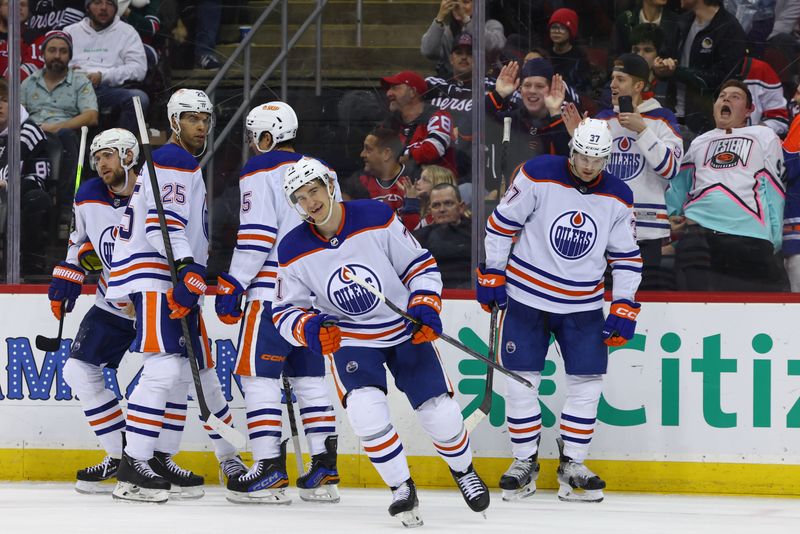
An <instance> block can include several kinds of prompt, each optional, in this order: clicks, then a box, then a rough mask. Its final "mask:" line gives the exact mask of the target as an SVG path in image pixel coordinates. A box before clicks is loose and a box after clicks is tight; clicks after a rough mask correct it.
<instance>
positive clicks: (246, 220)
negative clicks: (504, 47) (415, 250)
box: [229, 150, 341, 301]
mask: <svg viewBox="0 0 800 534" xmlns="http://www.w3.org/2000/svg"><path fill="white" fill-rule="evenodd" d="M301 157H303V155H302V154H297V153H295V152H286V151H284V150H275V151H271V152H266V153H264V154H259V155H257V156H254V157H252V158H250V160H248V162H247V163H246V164H245V166H244V167H243V168H242V171H241V175H240V178H239V189H240V192H241V197H240V204H239V233H238V235H237V237H236V248H234V250H233V259H232V260H231V267H230V271H229V272H230V274H231V276H233V277H234V278H236V280H237V281H238V282H239V284H241V286H242V287H243V288H245V289H246V290H247V298H248V299H250V300H267V301H271V300H272V294H273V291H274V288H275V278H276V276H277V273H278V244H279V243H280V242H281V240H282V239H283V237H284V236H285V235H286V234H288V233H289V231H291V230H292V229H293V228H294V227H295V226H297V225H298V224H300V223H301V222H302V219H301V218H300V214H299V213H298V212H297V210H295V209H294V207H293V206H291V205H290V204H289V202H288V200H287V199H286V195H285V194H284V192H283V177H284V175H285V174H286V171H287V170H288V169H289V166H290V165H292V164H293V163H295V162H296V161H298V160H299V159H300V158H301ZM330 172H331V175H332V176H333V177H334V178H335V177H336V172H335V171H333V169H330ZM336 198H337V199H341V193H340V192H339V184H338V182H337V183H336Z"/></svg>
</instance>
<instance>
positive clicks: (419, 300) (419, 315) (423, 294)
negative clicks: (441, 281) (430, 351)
mask: <svg viewBox="0 0 800 534" xmlns="http://www.w3.org/2000/svg"><path fill="white" fill-rule="evenodd" d="M406 313H408V315H410V316H411V317H412V318H413V319H415V321H417V322H412V321H406V331H407V332H408V333H409V334H411V343H414V344H415V345H418V344H420V343H426V342H429V341H434V340H435V339H437V338H438V337H439V335H440V334H441V333H442V319H441V318H440V317H439V314H440V313H442V299H441V298H440V297H439V295H437V294H436V293H434V292H432V291H415V292H414V293H412V294H411V296H410V297H409V298H408V308H407V310H406Z"/></svg>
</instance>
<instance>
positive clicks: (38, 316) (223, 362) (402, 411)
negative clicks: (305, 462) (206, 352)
mask: <svg viewBox="0 0 800 534" xmlns="http://www.w3.org/2000/svg"><path fill="white" fill-rule="evenodd" d="M93 300H94V299H93V297H92V296H89V295H84V296H82V297H81V299H79V300H78V304H77V306H76V310H75V312H74V313H72V314H70V315H68V316H67V319H66V321H65V326H64V333H65V336H64V337H65V340H64V343H63V344H62V349H61V351H59V352H57V353H47V354H44V353H41V352H40V351H38V350H37V349H36V348H35V346H34V339H35V337H36V335H37V334H44V335H46V336H55V334H56V330H57V322H56V321H55V320H54V319H53V318H52V316H51V315H50V313H49V304H48V302H47V298H46V295H43V294H0V310H2V312H0V313H1V315H2V321H0V334H2V336H0V364H2V369H3V370H4V371H5V375H6V376H5V377H0V428H2V432H0V480H70V479H72V478H73V477H74V472H75V470H76V469H78V468H79V467H83V466H85V465H87V464H89V463H94V462H95V461H96V460H99V459H100V458H101V457H102V453H101V452H100V451H99V449H98V445H97V443H96V439H95V437H94V434H93V433H92V432H91V431H90V430H89V427H88V424H87V423H86V422H85V420H84V418H83V413H82V411H81V409H80V405H79V402H78V401H77V400H76V399H75V398H74V397H73V395H72V392H71V390H70V388H69V387H68V386H67V385H66V384H65V383H64V381H63V377H62V376H61V366H62V365H63V362H64V360H65V359H66V357H67V354H68V347H69V342H70V341H69V338H71V336H73V335H74V333H75V332H76V331H77V327H78V323H79V322H80V319H81V317H82V315H83V314H84V313H85V312H86V311H87V310H88V309H89V307H90V306H91V305H92V303H93ZM798 306H800V305H799V304H797V303H791V302H787V303H748V304H742V303H724V302H715V303H711V302H708V303H669V304H667V303H658V302H647V303H644V304H643V306H642V313H641V314H640V316H639V328H638V330H637V334H636V337H635V338H634V340H633V341H632V342H631V343H629V344H628V345H627V346H625V347H623V348H621V349H618V350H616V351H615V352H613V353H612V354H611V356H610V363H609V374H608V375H607V377H606V382H605V387H604V391H605V392H604V396H603V399H602V400H601V403H600V409H599V414H598V419H599V421H600V422H599V424H598V428H597V431H596V432H595V437H594V440H593V443H592V449H591V453H590V458H589V461H588V463H589V465H590V467H592V468H593V469H594V470H595V471H597V472H598V473H600V474H601V475H602V476H603V477H604V478H605V479H606V481H607V482H608V486H609V488H610V489H614V490H632V491H664V492H708V493H756V494H775V495H800V467H798V464H800V447H798V446H797V444H798V443H800V431H799V430H798V429H800V335H798V328H799V327H798V326H797V321H796V319H795V317H796V310H795V308H797V307H798ZM204 313H205V315H206V319H207V323H206V324H207V326H208V331H209V336H210V338H211V345H212V349H213V351H214V356H215V358H216V360H217V372H218V374H219V376H220V380H221V382H222V384H223V388H224V391H225V392H226V395H227V396H228V398H229V402H230V405H231V408H232V410H233V413H234V420H235V422H236V424H237V426H238V427H239V428H244V427H245V425H244V405H243V401H242V397H241V392H240V389H239V386H238V384H237V382H236V380H235V377H232V375H231V369H232V367H233V362H234V361H235V343H236V337H237V334H238V327H233V326H227V325H224V324H222V323H220V322H219V321H218V320H216V318H215V317H214V313H213V301H212V299H208V300H207V301H206V304H205V308H204ZM443 321H444V328H445V331H446V332H448V333H449V334H450V335H452V336H454V337H458V338H459V339H461V340H462V341H463V342H464V343H465V344H467V345H469V346H470V347H472V348H475V349H476V350H479V351H484V350H485V349H486V343H487V338H488V315H487V314H485V313H484V312H482V311H481V310H480V308H479V306H478V305H477V304H475V303H474V302H473V301H469V300H446V301H445V305H444V312H443ZM438 348H439V351H440V355H441V358H442V360H443V362H444V363H445V366H446V368H447V371H448V374H449V376H450V379H451V381H452V384H453V388H454V390H455V391H456V398H457V399H458V401H459V403H460V405H461V406H462V408H463V410H464V415H465V416H466V415H469V413H471V412H472V410H474V409H475V408H476V407H477V405H478V404H479V403H480V401H481V399H482V396H483V391H484V384H485V382H484V380H485V367H484V366H483V365H482V364H481V363H479V362H477V361H475V360H473V359H472V358H470V357H469V356H467V355H466V354H462V353H460V352H459V351H458V350H456V349H454V348H452V347H450V346H449V345H446V344H444V343H441V342H440V343H438ZM516 350H524V348H523V347H517V349H516ZM140 362H141V358H140V357H139V356H138V355H136V354H129V355H128V356H126V358H125V359H124V360H123V363H122V365H121V366H120V369H119V371H118V372H117V373H113V372H109V373H107V383H108V386H109V387H110V388H111V389H113V390H115V391H117V392H118V393H119V396H120V397H121V398H122V401H121V402H122V403H123V406H124V403H125V400H124V398H125V396H126V394H127V393H128V392H129V391H130V390H131V389H132V386H133V385H134V384H135V380H136V377H137V373H138V371H139V369H140ZM329 378H330V377H329ZM504 380H505V379H504V378H503V377H502V376H497V375H496V379H495V392H496V395H495V398H494V406H493V410H492V413H491V414H490V417H488V418H486V419H485V420H484V422H483V423H481V426H479V427H478V429H477V430H476V431H475V432H474V433H473V435H472V438H471V440H472V448H473V451H474V453H475V458H476V460H475V464H476V468H477V469H478V471H479V472H481V473H482V474H483V475H484V478H486V479H487V482H489V483H490V484H492V483H493V484H495V485H496V482H497V480H498V479H499V476H500V474H501V473H502V472H503V470H504V469H505V468H506V467H507V465H508V457H509V454H510V448H509V444H508V443H509V442H508V434H507V430H506V428H505V423H504V420H505V414H504V403H503V398H502V395H503V392H504V390H505V382H504ZM563 384H564V380H563V364H562V361H561V358H560V356H559V355H558V352H557V350H556V347H554V346H552V345H551V348H550V355H549V357H548V364H547V366H546V368H545V371H544V373H543V379H542V384H541V387H540V393H541V402H542V410H543V426H544V429H543V434H542V436H543V438H542V445H541V449H542V452H541V457H542V459H543V460H542V474H541V477H540V484H539V486H540V487H543V488H548V487H550V488H552V487H555V467H556V461H555V460H554V458H555V457H556V447H555V438H556V437H557V434H558V430H557V429H558V413H559V408H560V406H561V403H562V401H563V395H564V391H563V387H564V386H563ZM331 391H332V392H333V390H331ZM332 394H333V393H332ZM389 397H390V403H391V407H392V412H393V417H394V422H395V426H396V427H397V429H398V432H399V434H400V436H401V438H402V439H403V442H404V446H405V450H406V452H407V454H408V455H409V460H410V463H411V468H412V474H413V476H414V478H415V480H416V481H417V483H418V484H419V485H426V486H449V485H451V484H452V479H451V478H450V475H449V472H448V471H447V469H446V466H445V464H444V463H443V462H442V461H441V460H440V459H439V458H438V457H437V456H436V453H435V452H434V450H433V447H432V445H431V444H430V440H429V439H428V438H427V436H426V435H425V434H424V433H423V432H422V431H421V429H420V427H419V426H418V424H416V421H415V419H414V414H413V411H412V410H411V409H410V407H409V406H408V403H407V402H406V400H405V398H404V396H403V395H402V394H401V393H399V392H398V391H396V390H394V389H392V390H391V391H390V393H389ZM190 407H191V410H193V413H195V414H196V403H194V402H191V403H190ZM337 410H338V414H337V415H338V419H337V421H338V424H339V425H340V442H339V443H340V445H339V452H340V455H341V456H340V462H339V465H340V471H341V474H342V479H343V484H345V485H350V486H379V485H381V481H380V480H379V478H378V477H377V474H376V473H375V471H374V469H373V468H372V466H371V465H370V463H369V460H368V459H367V457H366V456H365V455H364V454H363V453H362V452H361V451H360V449H359V446H358V442H357V440H356V439H355V438H354V436H353V434H352V431H351V430H350V428H349V425H348V423H347V419H346V416H345V415H344V413H343V411H342V410H341V409H340V407H338V406H337ZM190 415H191V414H190ZM192 419H193V418H191V417H190V421H191V420H192ZM195 421H196V419H195ZM287 428H288V425H287ZM290 448H291V446H290ZM182 449H183V450H184V451H186V452H182V453H181V455H180V457H179V459H180V461H181V463H182V464H185V466H186V467H191V468H193V469H195V470H196V471H198V472H200V473H201V474H205V475H206V477H207V479H208V480H209V481H215V480H216V478H217V477H216V464H215V462H214V458H213V455H212V454H211V453H210V452H208V451H210V445H209V440H208V439H207V437H206V436H205V435H204V432H203V431H202V429H201V427H200V425H199V423H196V424H192V423H191V422H189V423H188V424H187V428H186V432H185V435H184V439H183V445H182ZM244 456H245V457H247V454H245V455H244ZM287 464H288V467H289V469H290V471H291V472H294V461H293V459H292V458H289V461H288V462H287Z"/></svg>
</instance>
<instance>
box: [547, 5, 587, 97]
mask: <svg viewBox="0 0 800 534" xmlns="http://www.w3.org/2000/svg"><path fill="white" fill-rule="evenodd" d="M547 28H548V31H549V32H550V42H551V43H552V44H553V46H552V48H551V49H550V63H551V64H552V65H553V71H554V72H555V73H556V74H560V75H561V77H562V78H564V81H566V82H567V84H568V85H569V86H571V87H574V88H575V89H577V90H578V92H579V93H584V92H587V91H589V90H590V89H591V85H590V79H589V72H590V68H589V61H588V60H587V59H586V54H585V53H584V52H583V50H581V49H580V48H579V47H578V46H577V45H576V44H575V40H576V39H577V38H578V14H577V13H575V12H574V11H573V10H571V9H568V8H565V7H563V8H561V9H556V10H555V11H554V12H553V15H552V16H551V17H550V22H548V24H547Z"/></svg>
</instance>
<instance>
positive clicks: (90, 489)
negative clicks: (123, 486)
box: [75, 480, 114, 495]
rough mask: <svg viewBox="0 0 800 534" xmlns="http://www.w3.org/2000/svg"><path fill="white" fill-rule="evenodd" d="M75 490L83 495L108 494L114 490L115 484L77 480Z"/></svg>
mask: <svg viewBox="0 0 800 534" xmlns="http://www.w3.org/2000/svg"><path fill="white" fill-rule="evenodd" d="M112 482H113V480H112ZM75 491H77V492H78V493H80V494H82V495H108V494H109V493H111V492H113V491H114V484H109V483H108V482H106V483H103V482H90V481H88V480H76V481H75Z"/></svg>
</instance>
